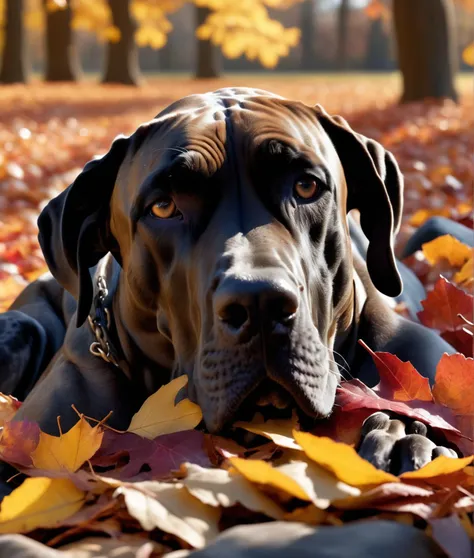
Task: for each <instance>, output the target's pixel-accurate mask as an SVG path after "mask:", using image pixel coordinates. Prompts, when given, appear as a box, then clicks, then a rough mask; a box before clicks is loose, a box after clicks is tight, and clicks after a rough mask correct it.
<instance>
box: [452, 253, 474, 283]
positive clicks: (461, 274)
mask: <svg viewBox="0 0 474 558" xmlns="http://www.w3.org/2000/svg"><path fill="white" fill-rule="evenodd" d="M454 280H455V281H456V283H457V284H458V285H463V286H464V287H466V288H469V287H471V286H472V284H473V283H474V258H473V257H471V258H470V259H469V260H467V262H466V263H465V264H464V265H463V267H462V268H461V270H460V271H458V272H457V273H456V275H455V276H454Z"/></svg>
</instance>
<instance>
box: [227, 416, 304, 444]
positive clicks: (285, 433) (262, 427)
mask: <svg viewBox="0 0 474 558" xmlns="http://www.w3.org/2000/svg"><path fill="white" fill-rule="evenodd" d="M234 426H235V427H238V428H243V429H244V430H248V431H249V432H253V433H254V434H258V435H259V436H265V438H269V439H270V440H272V442H274V443H275V444H276V445H277V446H280V447H282V448H288V449H295V450H301V448H300V446H299V445H298V444H297V443H296V442H295V440H294V438H293V429H294V427H295V421H294V420H290V419H287V420H267V421H266V422H265V421H264V420H263V418H262V419H261V420H256V421H252V422H236V423H235V424H234Z"/></svg>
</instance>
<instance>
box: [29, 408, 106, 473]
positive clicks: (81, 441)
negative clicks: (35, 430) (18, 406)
mask: <svg viewBox="0 0 474 558" xmlns="http://www.w3.org/2000/svg"><path fill="white" fill-rule="evenodd" d="M103 435H104V432H103V430H102V427H101V426H94V427H92V426H91V425H90V424H89V423H88V422H87V421H86V420H85V419H84V417H82V416H81V418H80V419H79V421H78V422H76V424H75V425H74V426H73V427H72V428H71V429H70V430H69V431H68V432H66V433H65V434H63V433H61V434H60V435H59V436H50V435H49V434H46V433H44V432H41V433H40V438H39V443H38V446H37V447H36V448H35V450H34V451H33V453H32V455H31V459H32V461H33V465H34V466H35V467H36V468H37V469H42V470H44V471H68V472H70V473H74V472H75V471H77V470H78V469H79V468H80V467H81V466H82V465H83V464H84V463H85V462H86V461H87V460H88V459H90V458H91V457H92V456H93V455H94V453H95V452H96V451H97V450H98V449H99V448H100V445H101V443H102V437H103Z"/></svg>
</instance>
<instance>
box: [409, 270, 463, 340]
mask: <svg viewBox="0 0 474 558" xmlns="http://www.w3.org/2000/svg"><path fill="white" fill-rule="evenodd" d="M473 303H474V297H473V296H472V295H470V294H468V293H466V292H465V291H463V290H462V289H458V288H457V287H455V286H454V285H453V284H452V283H450V282H449V281H448V280H446V279H445V278H444V277H442V276H441V277H440V278H439V279H438V281H436V283H435V286H434V289H433V290H432V291H430V292H429V293H428V296H427V297H426V299H425V300H423V301H422V303H421V304H422V305H423V310H422V311H421V312H418V317H419V318H420V321H421V323H422V324H424V325H425V326H428V327H432V328H434V329H438V330H439V331H455V330H456V329H461V328H462V327H464V326H465V325H466V323H465V321H464V320H462V318H460V317H459V316H458V314H462V315H463V316H464V317H465V318H467V319H468V320H470V321H472V319H473Z"/></svg>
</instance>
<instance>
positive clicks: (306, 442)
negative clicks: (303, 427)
mask: <svg viewBox="0 0 474 558" xmlns="http://www.w3.org/2000/svg"><path fill="white" fill-rule="evenodd" d="M294 436H295V440H296V442H297V443H298V444H299V445H300V446H301V447H302V448H303V451H304V452H305V454H306V455H307V456H308V457H309V458H310V459H311V460H313V461H314V462H315V463H317V464H318V465H319V466H320V467H323V468H324V469H326V470H327V471H330V472H331V473H332V474H333V475H334V476H335V477H336V478H337V479H339V480H340V481H342V482H344V483H346V484H348V485H350V486H355V487H358V488H362V487H368V486H372V485H377V484H382V483H385V482H398V480H399V479H398V478H397V477H395V476H393V475H391V474H389V473H386V472H385V471H381V470H380V469H376V468H375V467H374V466H373V465H372V464H371V463H369V462H368V461H366V460H365V459H362V457H360V456H359V455H358V454H357V452H356V451H355V450H354V449H353V448H351V447H350V446H348V445H346V444H341V443H339V442H334V441H333V440H331V439H330V438H322V437H318V436H313V435H312V434H309V433H307V432H298V431H296V430H295V431H294Z"/></svg>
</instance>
